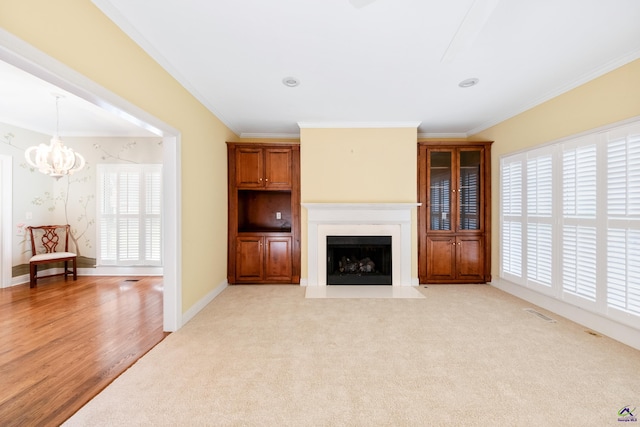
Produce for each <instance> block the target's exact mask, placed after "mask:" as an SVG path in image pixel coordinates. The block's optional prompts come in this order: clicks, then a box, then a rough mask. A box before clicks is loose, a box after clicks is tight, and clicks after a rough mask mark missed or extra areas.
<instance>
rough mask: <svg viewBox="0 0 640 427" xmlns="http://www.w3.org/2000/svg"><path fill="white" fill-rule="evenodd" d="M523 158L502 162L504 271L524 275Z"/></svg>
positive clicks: (501, 237) (501, 242)
mask: <svg viewBox="0 0 640 427" xmlns="http://www.w3.org/2000/svg"><path fill="white" fill-rule="evenodd" d="M522 173H523V168H522V159H520V158H518V157H515V158H513V157H512V158H509V159H505V160H503V162H502V181H501V188H502V227H501V229H502V233H501V235H500V240H501V241H500V247H501V252H502V253H501V261H502V263H501V268H502V273H503V274H505V273H506V274H507V275H512V276H514V277H515V278H521V277H522V191H523V186H522Z"/></svg>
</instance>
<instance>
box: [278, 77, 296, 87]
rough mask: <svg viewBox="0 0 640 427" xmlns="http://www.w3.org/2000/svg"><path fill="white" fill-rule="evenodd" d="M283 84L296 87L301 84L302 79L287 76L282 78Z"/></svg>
mask: <svg viewBox="0 0 640 427" xmlns="http://www.w3.org/2000/svg"><path fill="white" fill-rule="evenodd" d="M282 84H283V85H285V86H289V87H296V86H298V85H299V84H300V80H298V79H296V78H295V77H285V78H284V79H282Z"/></svg>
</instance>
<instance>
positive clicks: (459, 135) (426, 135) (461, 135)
mask: <svg viewBox="0 0 640 427" xmlns="http://www.w3.org/2000/svg"><path fill="white" fill-rule="evenodd" d="M468 136H469V135H468V134H466V133H428V132H427V133H419V134H418V138H443V139H453V138H456V139H460V138H464V139H466V138H467V137H468Z"/></svg>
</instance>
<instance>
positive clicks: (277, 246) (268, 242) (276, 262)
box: [265, 237, 292, 282]
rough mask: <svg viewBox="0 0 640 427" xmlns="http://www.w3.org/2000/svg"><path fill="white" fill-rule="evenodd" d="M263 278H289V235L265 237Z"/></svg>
mask: <svg viewBox="0 0 640 427" xmlns="http://www.w3.org/2000/svg"><path fill="white" fill-rule="evenodd" d="M265 246H266V253H265V280H271V281H273V280H282V281H286V282H289V281H290V280H291V270H292V268H291V237H265Z"/></svg>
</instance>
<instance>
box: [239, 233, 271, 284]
mask: <svg viewBox="0 0 640 427" xmlns="http://www.w3.org/2000/svg"><path fill="white" fill-rule="evenodd" d="M236 242H237V243H236V281H238V282H252V281H260V280H262V278H263V277H264V272H263V266H264V263H263V253H262V242H263V238H262V237H261V236H249V237H238V239H237V240H236Z"/></svg>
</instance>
